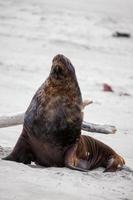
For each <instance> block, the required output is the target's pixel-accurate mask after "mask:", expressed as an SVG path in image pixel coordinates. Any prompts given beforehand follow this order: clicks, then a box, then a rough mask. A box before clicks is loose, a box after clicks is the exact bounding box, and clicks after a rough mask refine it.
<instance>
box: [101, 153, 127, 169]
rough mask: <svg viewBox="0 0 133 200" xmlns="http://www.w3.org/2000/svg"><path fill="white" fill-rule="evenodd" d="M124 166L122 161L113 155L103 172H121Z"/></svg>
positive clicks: (119, 157)
mask: <svg viewBox="0 0 133 200" xmlns="http://www.w3.org/2000/svg"><path fill="white" fill-rule="evenodd" d="M124 164H125V161H124V159H123V158H122V157H121V156H119V155H115V156H113V157H112V158H110V159H109V160H108V164H107V166H106V169H105V170H104V172H115V171H118V170H121V169H122V167H123V165H124Z"/></svg>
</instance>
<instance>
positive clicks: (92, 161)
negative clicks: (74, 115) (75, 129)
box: [65, 135, 125, 172]
mask: <svg viewBox="0 0 133 200" xmlns="http://www.w3.org/2000/svg"><path fill="white" fill-rule="evenodd" d="M65 161H66V166H67V165H68V166H72V168H73V167H75V168H78V169H81V171H83V170H92V169H95V168H97V167H104V168H105V170H104V172H115V171H117V170H121V169H122V167H123V165H124V164H125V161H124V159H123V158H122V157H121V156H120V155H118V154H117V153H116V152H115V151H114V150H113V149H112V148H110V147H109V146H107V145H106V144H104V143H102V142H101V141H99V140H96V139H94V138H92V137H90V136H86V135H81V136H80V138H79V140H78V141H77V142H76V143H75V145H73V146H72V147H71V148H70V149H69V150H68V152H67V154H66V160H65Z"/></svg>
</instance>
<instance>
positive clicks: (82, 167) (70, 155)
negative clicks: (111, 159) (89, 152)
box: [65, 144, 88, 172]
mask: <svg viewBox="0 0 133 200" xmlns="http://www.w3.org/2000/svg"><path fill="white" fill-rule="evenodd" d="M76 149H77V145H76V144H74V145H72V146H71V147H70V148H69V149H68V150H67V152H66V155H65V166H66V167H68V168H70V169H73V170H78V171H82V172H88V170H87V161H86V160H82V159H78V158H77V156H76Z"/></svg>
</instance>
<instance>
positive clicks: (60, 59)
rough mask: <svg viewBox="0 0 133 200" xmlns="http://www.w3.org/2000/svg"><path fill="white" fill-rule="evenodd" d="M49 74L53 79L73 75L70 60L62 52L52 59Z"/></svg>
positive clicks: (73, 70) (73, 71)
mask: <svg viewBox="0 0 133 200" xmlns="http://www.w3.org/2000/svg"><path fill="white" fill-rule="evenodd" d="M50 76H52V77H53V78H55V79H59V80H60V79H65V78H68V77H70V78H71V77H72V78H74V77H75V69H74V67H73V65H72V63H71V61H70V60H69V59H68V58H67V57H65V56H64V55H62V54H58V55H56V56H55V57H54V58H53V60H52V67H51V72H50Z"/></svg>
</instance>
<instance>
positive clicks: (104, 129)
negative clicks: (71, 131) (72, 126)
mask: <svg viewBox="0 0 133 200" xmlns="http://www.w3.org/2000/svg"><path fill="white" fill-rule="evenodd" d="M82 130H84V131H88V132H96V133H103V134H113V133H115V132H116V131H117V129H116V127H115V126H111V125H106V124H104V125H100V124H93V123H89V122H85V121H83V122H82Z"/></svg>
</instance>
